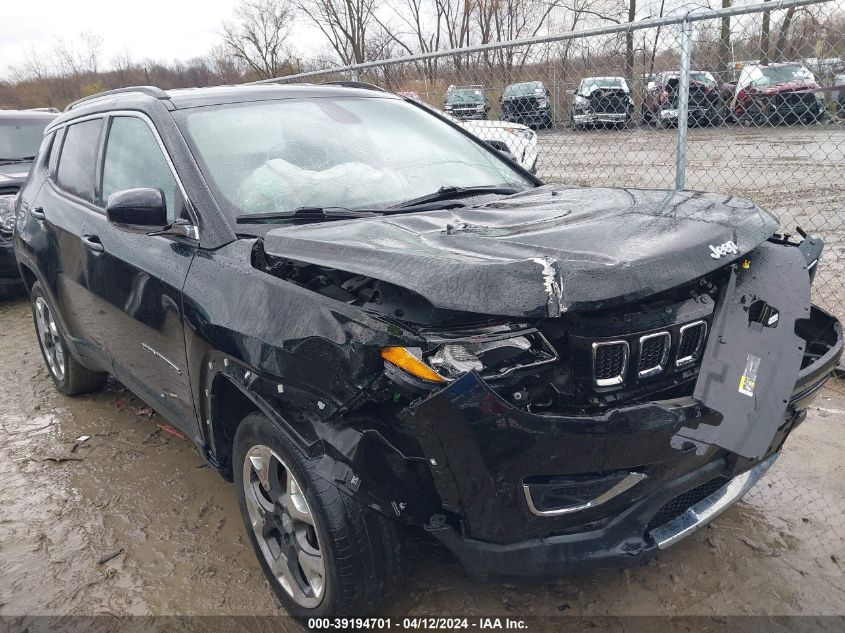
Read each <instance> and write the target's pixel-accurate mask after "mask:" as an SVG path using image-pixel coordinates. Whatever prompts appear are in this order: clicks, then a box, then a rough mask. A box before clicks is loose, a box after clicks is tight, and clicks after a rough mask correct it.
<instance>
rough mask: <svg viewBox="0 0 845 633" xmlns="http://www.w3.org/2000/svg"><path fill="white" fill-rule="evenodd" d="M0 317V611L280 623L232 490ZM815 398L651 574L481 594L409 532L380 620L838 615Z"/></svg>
mask: <svg viewBox="0 0 845 633" xmlns="http://www.w3.org/2000/svg"><path fill="white" fill-rule="evenodd" d="M0 323H1V324H2V338H0V358H2V360H3V362H2V364H0V481H2V484H0V570H2V574H0V615H3V616H10V615H23V614H28V615H32V614H76V615H92V614H118V615H122V614H154V615H164V614H169V615H173V614H180V615H184V614H221V615H223V614H226V615H234V614H250V615H254V614H276V613H278V611H277V609H276V607H275V606H274V604H273V601H272V600H271V599H270V594H269V591H268V589H267V587H266V586H265V583H264V579H263V577H262V575H261V572H260V570H259V567H258V564H257V563H256V561H255V558H254V556H253V553H252V551H251V550H250V547H249V545H248V542H247V539H246V536H245V533H244V531H243V528H242V525H241V520H240V516H239V514H238V510H237V506H236V501H235V494H234V490H233V488H232V487H231V486H230V485H229V484H227V483H226V482H224V481H223V480H222V479H221V478H220V477H219V476H218V475H217V474H215V473H214V472H212V471H211V470H209V469H208V468H206V467H204V466H203V462H202V460H201V459H200V457H199V456H198V454H197V453H196V451H195V450H194V448H193V447H192V445H191V444H190V442H188V441H186V440H183V439H179V438H177V437H174V436H172V435H170V434H168V433H165V432H163V431H162V430H161V429H160V428H158V427H157V424H161V423H163V421H162V420H161V419H160V418H159V417H158V416H157V415H155V414H154V413H152V412H151V411H150V410H149V409H147V408H146V407H144V406H143V405H142V404H141V403H140V402H139V401H138V400H137V399H135V398H133V397H132V396H131V395H130V394H129V393H128V392H127V391H126V390H125V389H124V388H123V387H122V386H121V385H119V384H117V383H111V382H110V383H109V385H108V386H107V387H106V388H104V389H102V390H101V391H98V392H96V393H93V394H91V395H88V396H83V397H79V398H67V397H64V396H62V395H60V394H59V393H58V392H57V391H56V390H55V389H54V388H53V386H52V383H51V382H50V379H49V377H48V375H47V372H46V370H45V368H44V364H43V362H42V359H41V356H40V353H39V350H38V346H37V342H36V339H35V334H34V331H33V327H32V323H31V318H30V313H29V308H28V305H27V302H26V301H25V300H23V299H21V300H18V301H13V302H8V303H5V304H0ZM816 404H817V406H816V407H815V408H814V409H813V410H812V412H811V413H810V416H809V419H808V420H807V422H806V423H805V424H804V425H803V426H802V427H800V428H799V429H798V431H796V433H795V434H794V435H793V436H792V437H791V438H790V440H789V443H788V445H787V450H786V451H785V453H784V455H783V457H782V458H781V459H780V461H779V462H778V463H777V464H776V465H775V466H774V467H773V468H772V470H771V471H770V474H769V475H768V476H767V477H766V478H765V479H764V480H763V481H762V482H761V483H760V484H758V485H757V487H756V488H755V489H754V490H753V491H752V492H751V493H750V494H749V495H748V496H747V497H746V498H745V499H744V500H743V501H741V502H740V503H739V504H738V505H736V506H735V507H733V508H732V509H730V510H729V511H728V512H727V513H726V514H725V515H723V516H722V517H721V518H720V519H718V520H717V522H716V523H715V524H713V525H712V526H711V527H709V528H707V529H705V530H702V531H700V532H699V533H697V534H695V535H693V536H692V537H690V538H689V539H687V540H686V541H684V542H682V543H680V544H679V545H677V546H676V547H675V548H674V549H672V550H669V551H667V552H665V553H663V554H662V555H661V556H660V557H659V558H657V559H656V560H654V561H652V562H651V563H649V564H648V565H645V566H641V567H636V568H631V569H627V570H608V571H599V572H595V573H585V574H579V575H576V576H571V577H566V578H560V579H559V580H556V581H554V582H537V583H526V584H519V585H506V584H501V583H492V582H491V583H482V584H479V583H476V582H471V581H469V580H467V579H466V578H465V577H464V575H463V573H462V572H461V569H460V567H459V566H458V565H457V564H456V563H455V561H454V560H453V559H452V558H451V557H450V556H449V555H448V553H447V552H446V551H445V550H443V548H441V547H439V546H437V545H435V544H434V543H431V542H429V541H426V540H424V539H422V538H418V539H416V540H414V541H413V542H412V544H411V547H410V558H411V563H410V570H409V574H408V577H407V578H406V579H404V580H403V581H402V583H401V586H400V590H399V595H398V598H397V600H396V601H395V602H394V603H393V604H392V605H391V606H390V607H389V608H388V612H389V613H391V614H394V615H400V614H408V613H411V614H418V615H424V614H430V615H439V614H468V615H472V614H479V615H502V616H506V615H519V616H528V615H550V616H551V615H554V616H558V615H561V614H565V615H584V614H587V615H731V614H740V615H748V614H774V615H794V614H814V615H822V614H830V615H833V614H845V561H843V560H842V556H843V553H845V498H843V494H842V492H843V481H845V463H844V462H843V459H842V455H843V453H845V387H843V385H842V384H841V383H839V384H833V385H832V386H830V387H828V388H827V389H826V390H825V391H824V392H823V393H822V395H821V397H820V398H819V399H818V401H817V403H816ZM81 436H89V437H90V439H88V440H87V441H78V440H77V438H80V437H81ZM110 556H114V557H113V558H111V559H110V560H108V561H107V562H101V561H102V560H103V559H104V558H108V557H110Z"/></svg>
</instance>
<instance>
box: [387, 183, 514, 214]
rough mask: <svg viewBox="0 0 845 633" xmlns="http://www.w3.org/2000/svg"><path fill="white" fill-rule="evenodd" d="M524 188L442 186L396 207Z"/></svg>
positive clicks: (504, 192)
mask: <svg viewBox="0 0 845 633" xmlns="http://www.w3.org/2000/svg"><path fill="white" fill-rule="evenodd" d="M520 191H522V189H517V188H516V187H502V186H496V185H481V186H480V187H440V189H438V190H437V191H435V192H434V193H430V194H428V195H425V196H420V197H419V198H414V199H413V200H406V201H405V202H403V203H401V204H397V205H396V206H395V207H393V208H394V209H404V208H406V207H416V206H417V205H421V204H424V203H426V202H437V201H438V200H451V199H452V198H461V197H464V196H477V195H481V194H485V193H493V194H500V195H503V196H509V195H511V194H514V193H519V192H520Z"/></svg>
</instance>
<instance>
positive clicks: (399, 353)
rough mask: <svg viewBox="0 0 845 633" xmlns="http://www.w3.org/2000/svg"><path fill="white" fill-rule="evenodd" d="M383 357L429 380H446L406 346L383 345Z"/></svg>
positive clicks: (422, 378) (413, 374)
mask: <svg viewBox="0 0 845 633" xmlns="http://www.w3.org/2000/svg"><path fill="white" fill-rule="evenodd" d="M381 357H382V358H383V359H384V360H386V361H387V362H388V363H390V364H391V365H395V366H396V367H399V368H400V369H402V370H404V371H406V372H407V373H409V374H411V375H412V376H415V377H416V378H420V379H421V380H427V381H428V382H446V379H445V378H443V376H441V375H440V374H438V373H437V372H436V371H434V370H433V369H432V368H431V367H429V366H428V365H426V364H425V363H424V362H422V361H421V360H420V359H419V358H417V357H416V356H414V355H413V354H411V352H409V351H408V350H407V349H405V348H404V347H383V348H382V349H381Z"/></svg>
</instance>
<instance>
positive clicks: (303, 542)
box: [233, 413, 401, 618]
mask: <svg viewBox="0 0 845 633" xmlns="http://www.w3.org/2000/svg"><path fill="white" fill-rule="evenodd" d="M233 459H234V460H235V461H234V474H235V486H236V489H237V494H238V502H239V505H240V510H241V515H242V517H243V520H244V524H245V526H246V528H247V532H248V533H249V539H250V542H251V543H252V546H253V549H254V550H255V553H256V555H257V556H258V561H259V564H260V565H261V568H262V570H263V571H264V574H265V576H266V577H267V580H268V582H269V584H270V587H271V588H272V590H273V592H274V593H275V594H276V597H277V598H278V600H279V602H281V604H282V606H283V607H284V608H285V610H286V611H287V612H288V613H289V614H290V615H292V616H294V617H298V618H309V617H324V616H330V615H366V614H370V613H373V612H375V609H376V608H377V607H378V605H379V603H380V602H381V601H382V600H383V599H384V598H385V597H386V596H387V595H389V594H390V593H391V591H392V590H393V587H394V585H395V583H396V581H397V580H398V578H399V577H400V575H401V574H400V565H401V542H400V539H399V535H398V529H397V528H398V526H397V525H396V523H395V521H393V520H392V519H389V518H387V517H385V516H383V515H381V514H378V513H377V512H375V511H373V510H371V509H369V508H367V507H365V506H362V505H361V504H359V503H358V502H357V501H355V500H354V499H353V498H351V497H350V496H349V495H347V494H345V493H343V492H341V491H339V490H338V489H337V488H336V487H335V486H334V485H333V484H332V483H331V482H329V481H327V480H326V479H324V478H323V477H322V476H320V475H319V474H318V473H317V471H316V466H315V461H317V460H312V459H309V458H308V457H307V456H306V455H305V454H304V453H303V452H302V451H301V450H300V449H299V447H298V446H296V445H295V444H294V443H293V442H292V441H291V440H290V439H289V438H288V437H287V436H286V435H285V434H284V433H283V432H282V431H281V430H280V429H279V427H278V426H277V425H275V424H274V423H272V422H271V421H270V420H269V419H267V418H266V417H265V416H264V415H262V414H259V413H253V414H250V415H248V416H247V417H246V418H244V420H243V421H242V422H241V424H240V425H239V426H238V430H237V432H236V434H235V441H234V457H233Z"/></svg>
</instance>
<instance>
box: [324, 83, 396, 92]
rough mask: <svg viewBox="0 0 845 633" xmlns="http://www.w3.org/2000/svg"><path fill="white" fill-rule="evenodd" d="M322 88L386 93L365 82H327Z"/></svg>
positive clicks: (378, 87) (379, 87)
mask: <svg viewBox="0 0 845 633" xmlns="http://www.w3.org/2000/svg"><path fill="white" fill-rule="evenodd" d="M323 85H324V86H343V87H344V88H361V89H362V90H378V91H379V92H387V90H385V89H384V88H382V87H381V86H377V85H375V84H371V83H367V82H366V81H327V82H325V83H324V84H323Z"/></svg>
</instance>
